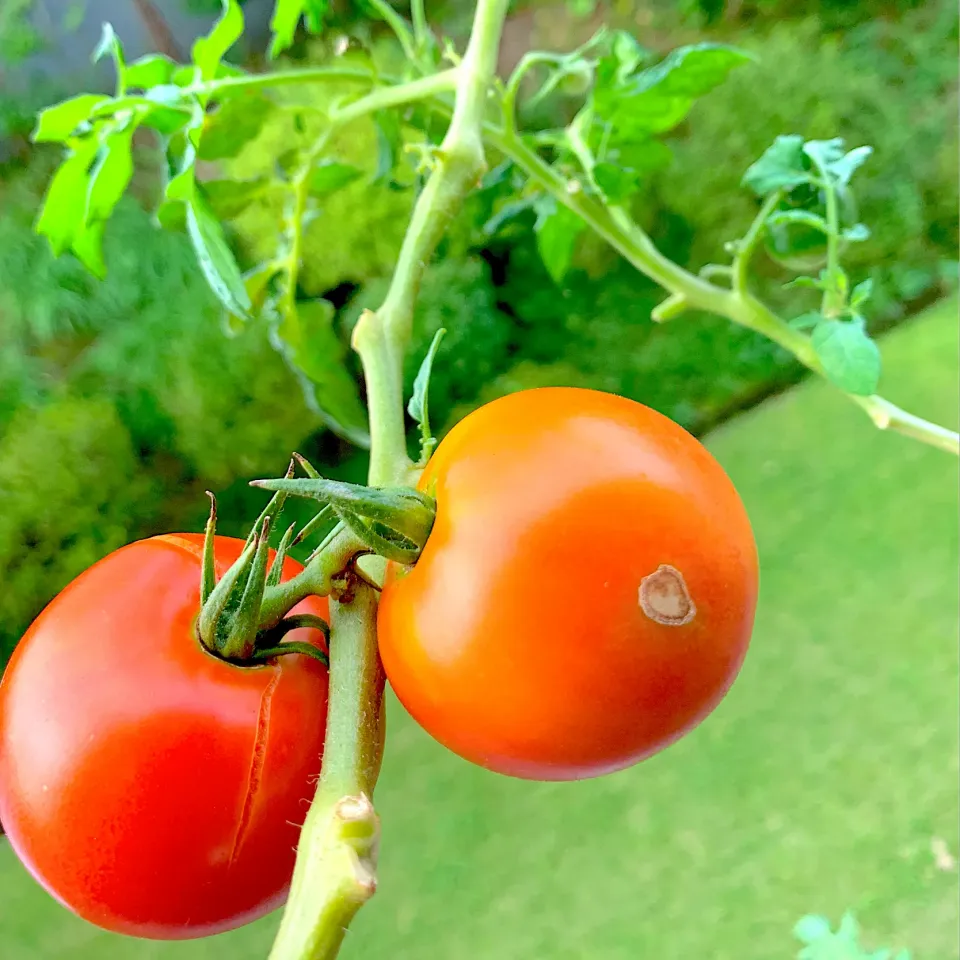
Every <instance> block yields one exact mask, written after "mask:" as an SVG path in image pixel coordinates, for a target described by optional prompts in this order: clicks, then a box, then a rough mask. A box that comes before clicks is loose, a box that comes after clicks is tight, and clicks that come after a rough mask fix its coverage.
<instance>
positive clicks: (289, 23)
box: [270, 0, 306, 60]
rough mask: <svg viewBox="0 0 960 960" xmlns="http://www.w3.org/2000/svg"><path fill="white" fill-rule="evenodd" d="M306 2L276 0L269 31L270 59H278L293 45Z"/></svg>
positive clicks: (302, 0) (303, 0) (301, 0)
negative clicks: (270, 37) (270, 33)
mask: <svg viewBox="0 0 960 960" xmlns="http://www.w3.org/2000/svg"><path fill="white" fill-rule="evenodd" d="M305 7H306V0H276V6H275V7H274V8H273V17H272V18H271V20H270V30H271V31H272V32H273V39H272V40H271V42H270V59H271V60H272V59H275V58H276V57H279V56H280V54H281V53H283V51H284V50H286V49H288V48H289V47H291V46H292V45H293V38H294V37H295V36H296V33H297V27H298V26H299V25H300V20H301V18H302V17H303V14H304V12H305Z"/></svg>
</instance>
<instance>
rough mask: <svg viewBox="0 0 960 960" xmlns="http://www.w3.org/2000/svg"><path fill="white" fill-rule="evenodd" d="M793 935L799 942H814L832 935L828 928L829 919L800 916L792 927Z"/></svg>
mask: <svg viewBox="0 0 960 960" xmlns="http://www.w3.org/2000/svg"><path fill="white" fill-rule="evenodd" d="M793 935H794V936H795V937H796V938H797V939H798V940H799V941H800V942H801V943H807V944H810V943H816V942H817V941H818V940H822V939H823V938H824V937H831V936H832V935H833V933H832V931H831V929H830V921H829V920H827V919H826V918H825V917H817V916H812V915H811V916H806V917H801V918H800V919H799V920H798V921H797V923H796V926H794V928H793Z"/></svg>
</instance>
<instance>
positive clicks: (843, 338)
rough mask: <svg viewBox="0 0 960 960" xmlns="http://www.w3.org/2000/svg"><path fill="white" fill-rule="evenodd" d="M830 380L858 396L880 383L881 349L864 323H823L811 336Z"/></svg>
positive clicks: (868, 392)
mask: <svg viewBox="0 0 960 960" xmlns="http://www.w3.org/2000/svg"><path fill="white" fill-rule="evenodd" d="M810 342H811V344H812V345H813V349H814V350H816V352H817V356H818V357H819V359H820V362H821V363H822V364H823V369H824V372H825V373H826V375H827V377H828V378H829V380H830V381H831V382H832V383H834V384H836V385H837V386H838V387H840V389H841V390H845V391H846V392H847V393H853V394H856V395H857V396H862V397H865V396H869V395H870V394H872V393H873V392H874V391H875V390H876V389H877V383H878V382H879V380H880V350H879V349H878V347H877V345H876V343H874V341H873V340H871V339H870V337H869V335H868V334H867V332H866V330H865V329H864V324H863V321H862V320H860V319H854V320H823V321H821V322H820V323H819V324H817V326H816V327H815V328H814V331H813V334H812V335H811V337H810Z"/></svg>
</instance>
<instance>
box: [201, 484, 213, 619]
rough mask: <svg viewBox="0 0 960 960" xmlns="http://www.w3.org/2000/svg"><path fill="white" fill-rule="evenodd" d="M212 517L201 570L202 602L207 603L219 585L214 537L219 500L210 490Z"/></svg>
mask: <svg viewBox="0 0 960 960" xmlns="http://www.w3.org/2000/svg"><path fill="white" fill-rule="evenodd" d="M207 496H208V497H209V498H210V516H209V517H207V526H206V528H205V529H204V531H203V563H202V565H201V568H200V602H201V603H206V602H207V600H208V599H209V598H210V594H211V593H213V590H214V587H216V585H217V570H216V562H215V558H214V546H215V542H214V537H215V536H216V535H217V498H216V497H215V496H214V495H213V494H212V493H211V492H210V491H209V490H208V491H207Z"/></svg>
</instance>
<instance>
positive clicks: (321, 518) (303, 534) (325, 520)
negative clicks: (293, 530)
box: [293, 504, 335, 543]
mask: <svg viewBox="0 0 960 960" xmlns="http://www.w3.org/2000/svg"><path fill="white" fill-rule="evenodd" d="M334 517H335V514H334V512H333V508H332V507H331V506H330V505H329V504H328V505H327V506H325V507H322V508H321V509H320V510H318V511H317V514H316V516H314V517H313V518H312V519H311V520H309V521H307V523H305V524H304V525H303V529H302V530H301V531H300V532H299V533H298V534H297V536H296V538H295V539H294V541H293V542H294V543H302V542H303V541H304V540H306V539H307V538H308V537H312V536H313V534H315V533H316V532H317V531H318V530H319V529H320V528H321V527H327V529H326V530H325V531H324V533H325V534H326V533H329V527H328V526H327V525H328V524H329V523H330V520H331V518H334Z"/></svg>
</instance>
